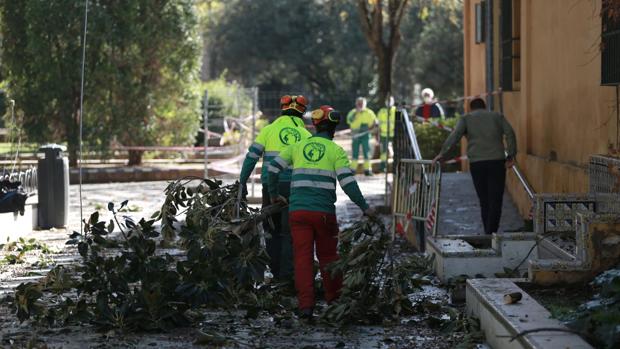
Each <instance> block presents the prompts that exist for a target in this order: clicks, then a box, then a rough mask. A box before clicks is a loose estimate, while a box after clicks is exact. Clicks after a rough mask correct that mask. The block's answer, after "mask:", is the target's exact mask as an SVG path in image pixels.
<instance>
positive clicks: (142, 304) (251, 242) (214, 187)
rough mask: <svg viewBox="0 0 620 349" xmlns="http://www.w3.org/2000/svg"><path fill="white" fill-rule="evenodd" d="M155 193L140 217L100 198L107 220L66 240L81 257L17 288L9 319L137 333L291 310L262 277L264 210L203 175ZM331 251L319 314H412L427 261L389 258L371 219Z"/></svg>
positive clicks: (368, 318) (339, 317) (385, 238)
mask: <svg viewBox="0 0 620 349" xmlns="http://www.w3.org/2000/svg"><path fill="white" fill-rule="evenodd" d="M165 195H166V198H165V202H164V204H163V205H162V208H161V210H160V211H159V212H157V213H156V214H154V215H153V216H152V217H151V219H149V220H146V219H141V220H140V221H138V222H135V221H134V220H133V219H131V218H130V217H126V216H122V214H121V213H119V212H121V211H122V210H124V208H125V207H126V206H127V202H126V201H125V202H123V203H121V205H120V207H116V206H115V205H114V204H113V203H110V204H108V210H109V211H110V212H111V213H112V217H113V218H112V219H110V220H109V221H107V222H106V221H103V220H101V219H100V216H99V213H98V212H95V213H93V214H92V215H91V216H90V218H89V219H88V220H87V221H85V222H84V223H85V224H84V229H83V231H82V232H74V233H73V234H71V236H70V239H69V241H68V242H67V244H69V245H73V246H76V247H77V251H78V252H79V254H80V256H81V260H80V262H79V263H77V265H70V266H57V267H56V268H54V269H53V270H51V271H50V272H49V273H48V274H47V276H46V277H44V278H42V279H41V280H40V281H38V282H29V283H24V284H21V285H19V286H18V288H17V290H16V292H15V297H14V299H13V300H11V301H12V302H14V307H15V309H16V314H17V317H18V318H19V320H20V321H24V320H26V319H33V320H35V321H36V322H37V323H40V324H45V325H48V326H64V325H68V324H76V323H90V324H94V325H95V326H97V327H99V328H101V329H121V330H125V331H139V330H160V329H169V328H172V327H177V326H186V325H188V324H190V323H191V322H193V321H195V320H197V319H199V318H200V317H201V316H202V315H201V314H202V313H203V312H202V311H201V310H204V309H205V308H209V309H226V310H245V311H247V313H246V316H250V317H251V316H256V315H257V314H258V312H260V311H269V312H272V313H273V312H278V311H288V310H291V305H292V304H294V302H290V300H289V299H286V298H285V296H284V293H283V292H282V290H281V288H280V287H279V286H278V285H271V284H267V283H265V281H264V273H265V270H266V268H267V263H268V256H267V254H266V252H265V248H264V244H263V243H262V242H261V232H260V230H259V228H258V223H259V222H260V221H262V220H264V219H266V218H267V217H268V215H269V213H270V212H271V211H270V210H263V211H261V210H258V209H251V208H249V207H248V206H247V204H246V203H244V202H239V200H238V198H239V186H238V184H233V185H222V183H221V182H219V181H213V180H202V179H201V180H200V181H198V182H197V181H196V180H195V179H182V180H178V181H175V182H172V183H170V185H169V186H168V187H167V188H166V190H165ZM276 209H277V208H276ZM182 215H184V216H185V217H184V219H183V217H182ZM158 222H159V223H160V226H161V229H160V230H159V229H157V228H156V227H157V224H156V223H158ZM340 256H341V259H340V260H339V261H338V262H336V263H334V264H333V265H331V266H330V268H331V271H332V272H333V273H340V274H342V275H343V278H344V289H343V291H342V297H341V299H340V300H339V301H338V302H336V303H335V304H332V305H330V306H329V307H328V308H327V309H326V311H325V314H324V316H323V319H324V320H325V321H327V322H329V323H338V324H344V323H345V322H347V323H353V322H355V321H360V322H372V323H380V322H382V321H386V320H391V319H395V318H397V317H399V316H401V315H406V314H413V313H414V312H415V309H414V307H413V305H412V302H411V300H410V298H409V296H410V294H411V293H413V292H415V291H416V290H417V289H419V288H420V287H421V285H422V284H424V283H427V282H429V278H427V277H426V275H428V274H429V272H430V263H429V262H430V261H429V260H428V259H427V258H426V257H422V256H417V255H412V256H408V257H406V258H401V257H399V258H394V257H393V253H392V239H391V236H390V235H389V234H388V233H387V232H386V229H385V227H384V225H383V224H382V223H381V222H380V221H379V220H362V221H359V222H357V223H355V224H354V225H353V226H351V227H350V228H348V229H346V230H344V231H343V232H342V234H341V240H340ZM350 320H354V321H350Z"/></svg>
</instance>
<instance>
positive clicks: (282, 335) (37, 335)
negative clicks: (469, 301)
mask: <svg viewBox="0 0 620 349" xmlns="http://www.w3.org/2000/svg"><path fill="white" fill-rule="evenodd" d="M357 179H358V181H359V183H360V187H361V189H362V191H363V193H364V195H365V196H366V199H367V201H368V202H369V204H370V205H371V206H380V205H383V203H384V194H385V179H384V177H382V176H374V177H370V178H368V177H364V176H357ZM233 180H234V179H232V178H230V179H225V180H224V181H225V182H226V183H230V182H232V181H233ZM167 184H168V182H140V183H122V184H119V183H111V184H86V185H84V186H83V187H82V208H83V216H84V218H87V217H88V216H89V215H90V214H91V213H92V212H94V211H98V212H100V215H101V219H109V218H110V213H109V212H107V203H108V202H115V203H116V204H117V205H118V204H120V202H122V201H124V200H129V203H128V207H129V208H130V212H126V213H125V214H126V215H130V216H133V217H135V218H141V217H150V216H151V215H152V213H153V212H155V211H157V210H158V209H159V208H160V206H161V204H162V203H163V201H164V195H163V190H164V189H165V187H166V186H167ZM260 189H261V188H260V185H257V186H256V188H255V190H256V192H257V193H259V192H260ZM79 197H80V195H79V188H78V187H77V186H71V188H70V203H71V205H70V219H69V226H68V228H67V229H66V230H65V229H56V230H47V231H37V232H33V234H32V237H35V238H37V239H38V240H40V241H42V242H45V243H47V244H48V245H49V246H50V247H51V248H52V249H53V250H55V251H57V252H56V253H53V254H52V255H51V258H52V259H54V260H55V263H72V262H73V261H74V260H75V259H76V258H77V253H76V252H77V251H75V249H74V248H73V247H68V246H65V245H64V241H65V240H66V237H67V233H68V231H71V230H77V229H79V226H80V224H79V223H80V204H79V203H80V200H79ZM336 210H337V216H338V221H339V224H340V226H341V228H344V227H346V226H347V225H349V224H351V223H352V222H354V221H356V220H359V219H360V217H361V214H362V212H361V210H360V209H359V208H357V207H356V206H355V205H354V204H353V203H352V202H351V201H350V200H349V199H348V198H347V197H346V195H345V194H344V192H342V190H341V189H339V190H338V203H337V206H336ZM386 220H387V221H389V219H388V217H386ZM38 259H40V254H38V255H37V254H36V253H32V254H29V255H28V256H27V258H26V263H24V264H23V265H20V266H17V267H16V266H2V267H0V295H1V294H2V293H5V294H6V293H7V292H10V291H11V290H12V289H13V288H14V287H15V286H16V285H17V284H18V283H19V282H25V281H35V280H36V279H38V278H40V277H41V276H42V275H44V274H45V272H46V271H47V270H49V268H50V267H51V265H47V266H42V265H37V263H38ZM53 263H54V262H52V263H51V264H53ZM416 295H417V297H418V298H419V299H416V301H415V302H416V303H419V304H430V303H433V304H446V303H447V302H448V295H447V292H446V291H445V290H444V289H442V288H439V287H435V286H431V285H429V286H425V289H424V290H423V291H421V292H419V293H417V294H416ZM207 319H208V320H206V321H205V322H204V323H202V324H201V325H200V326H198V328H193V329H190V328H186V329H176V330H173V331H171V332H169V333H143V334H130V333H128V334H123V333H119V332H115V331H110V332H108V333H98V332H96V331H95V329H94V328H92V327H91V326H79V327H78V326H70V327H64V328H55V329H45V328H38V327H31V326H30V325H28V324H27V323H24V324H21V325H20V324H19V323H18V322H17V321H16V319H15V317H14V315H10V314H9V309H7V308H6V306H0V327H2V328H3V330H1V331H0V334H1V337H2V344H17V345H20V344H25V343H26V341H30V342H34V343H36V344H41V345H48V346H49V347H63V348H64V347H66V348H82V347H91V348H119V347H123V348H130V347H131V348H148V347H162V348H179V347H191V346H192V342H193V341H194V340H197V339H199V338H200V334H199V332H198V329H200V330H208V329H210V327H211V325H210V324H211V323H213V324H217V327H216V328H217V329H222V326H224V327H225V330H226V331H231V332H226V333H230V334H231V335H232V334H234V337H235V338H236V340H235V341H234V342H232V343H229V344H230V345H225V346H224V347H231V348H232V347H269V348H291V347H304V348H334V347H341V348H442V349H443V348H452V347H454V346H455V345H456V344H457V343H458V342H459V341H461V340H462V337H460V336H459V335H456V336H455V335H449V334H444V333H442V332H441V331H440V330H439V329H438V328H436V327H430V325H429V323H428V320H427V316H426V315H424V314H420V316H417V317H412V318H407V319H402V321H401V322H400V323H393V324H391V325H385V326H352V327H350V328H349V330H347V331H342V329H338V328H333V327H329V326H325V325H312V326H307V325H304V324H301V323H298V322H297V321H292V322H291V321H284V322H283V321H280V320H278V319H274V318H273V317H270V316H260V317H259V318H258V319H255V320H251V321H247V320H243V321H240V320H239V316H237V315H236V314H232V313H226V314H220V315H218V314H217V312H215V313H208V315H207ZM276 320H277V321H276ZM2 344H0V346H1V345H2Z"/></svg>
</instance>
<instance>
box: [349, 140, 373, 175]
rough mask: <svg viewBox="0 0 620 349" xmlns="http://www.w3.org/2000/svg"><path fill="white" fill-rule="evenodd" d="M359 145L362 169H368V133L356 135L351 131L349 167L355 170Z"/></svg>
mask: <svg viewBox="0 0 620 349" xmlns="http://www.w3.org/2000/svg"><path fill="white" fill-rule="evenodd" d="M360 147H362V155H363V156H364V170H370V133H366V134H364V135H362V136H359V137H356V134H355V133H353V144H352V146H351V148H352V149H351V152H352V156H351V157H352V159H351V168H352V169H353V170H354V171H355V170H357V158H358V157H359V154H360V153H359V152H360Z"/></svg>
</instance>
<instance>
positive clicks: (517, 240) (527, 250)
mask: <svg viewBox="0 0 620 349" xmlns="http://www.w3.org/2000/svg"><path fill="white" fill-rule="evenodd" d="M426 242H427V253H428V254H430V255H433V256H434V263H435V265H434V268H435V272H436V274H437V276H438V277H439V278H440V279H441V280H442V281H443V282H447V281H449V280H450V279H453V278H457V277H459V276H461V275H467V276H469V277H475V276H477V275H479V276H484V277H491V278H493V277H496V274H498V273H504V272H505V268H510V269H513V268H516V267H517V266H519V271H520V272H523V273H524V272H525V271H526V270H527V263H525V262H524V260H525V259H526V258H528V254H530V255H531V256H534V257H536V256H537V255H538V247H537V246H536V237H535V235H534V234H533V233H502V234H493V235H478V236H465V235H460V236H458V235H455V236H438V237H428V238H427V240H426ZM522 262H523V263H522Z"/></svg>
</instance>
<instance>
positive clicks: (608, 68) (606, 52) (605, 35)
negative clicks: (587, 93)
mask: <svg viewBox="0 0 620 349" xmlns="http://www.w3.org/2000/svg"><path fill="white" fill-rule="evenodd" d="M611 11H613V8H612V7H611V6H608V7H603V12H602V13H601V17H602V22H603V23H602V25H603V29H602V35H601V84H602V85H620V18H618V17H616V16H614V15H612V14H611V13H609V12H611Z"/></svg>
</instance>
